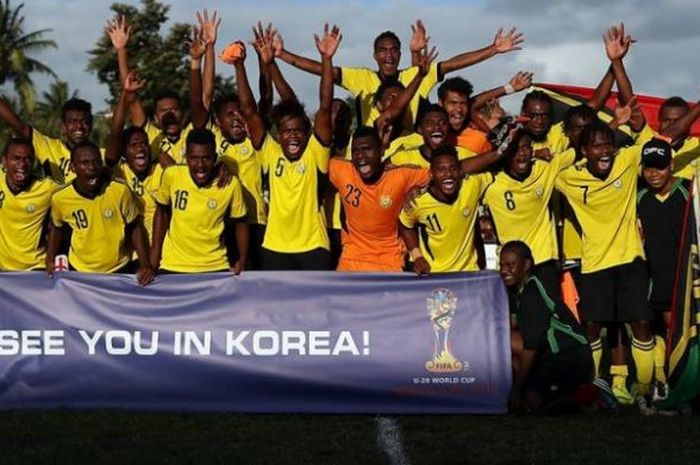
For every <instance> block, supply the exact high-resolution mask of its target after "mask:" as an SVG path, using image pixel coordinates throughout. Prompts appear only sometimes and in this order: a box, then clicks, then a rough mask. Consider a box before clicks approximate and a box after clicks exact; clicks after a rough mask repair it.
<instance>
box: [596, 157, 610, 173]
mask: <svg viewBox="0 0 700 465" xmlns="http://www.w3.org/2000/svg"><path fill="white" fill-rule="evenodd" d="M612 160H613V159H612V157H607V156H606V157H600V158H599V159H598V162H597V163H596V165H597V167H598V170H599V171H609V170H610V168H611V167H612Z"/></svg>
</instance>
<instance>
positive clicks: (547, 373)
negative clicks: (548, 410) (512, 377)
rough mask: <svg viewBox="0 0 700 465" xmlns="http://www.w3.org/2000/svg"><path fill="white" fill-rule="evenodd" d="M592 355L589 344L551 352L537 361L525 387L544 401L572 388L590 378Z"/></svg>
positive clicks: (568, 391) (563, 393) (572, 389)
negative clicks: (554, 352) (555, 352)
mask: <svg viewBox="0 0 700 465" xmlns="http://www.w3.org/2000/svg"><path fill="white" fill-rule="evenodd" d="M592 373H593V356H592V355H591V348H590V346H588V345H581V346H580V347H579V348H576V349H573V350H568V351H566V352H561V353H558V354H549V355H547V356H545V357H544V358H543V359H542V360H541V361H540V362H538V363H536V364H535V367H534V368H533V370H532V373H531V374H530V376H528V378H527V379H526V380H525V384H524V386H523V388H524V389H525V391H533V392H534V393H535V394H537V395H538V396H539V397H540V398H541V399H542V400H543V401H545V402H549V401H551V400H554V399H556V398H557V397H561V396H564V395H566V394H570V393H571V392H573V391H574V390H575V389H576V388H577V387H578V386H580V385H582V384H585V383H588V382H590V381H591V377H592Z"/></svg>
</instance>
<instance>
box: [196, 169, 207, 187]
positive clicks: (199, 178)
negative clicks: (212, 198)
mask: <svg viewBox="0 0 700 465" xmlns="http://www.w3.org/2000/svg"><path fill="white" fill-rule="evenodd" d="M208 178H209V173H207V172H206V171H195V172H194V180H195V181H196V182H197V184H204V183H206V182H207V179H208Z"/></svg>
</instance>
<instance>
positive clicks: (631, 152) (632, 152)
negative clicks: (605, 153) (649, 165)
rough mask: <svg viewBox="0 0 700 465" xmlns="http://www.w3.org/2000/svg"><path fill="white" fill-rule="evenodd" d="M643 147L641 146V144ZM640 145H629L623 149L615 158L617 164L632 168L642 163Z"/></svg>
mask: <svg viewBox="0 0 700 465" xmlns="http://www.w3.org/2000/svg"><path fill="white" fill-rule="evenodd" d="M642 145H643V144H642ZM642 145H640V144H636V145H630V146H629V147H623V148H621V149H620V150H619V151H618V152H617V155H616V156H615V158H616V160H617V162H618V163H619V162H622V163H629V164H630V165H632V166H637V165H639V164H641V163H642Z"/></svg>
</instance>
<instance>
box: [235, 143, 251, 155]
mask: <svg viewBox="0 0 700 465" xmlns="http://www.w3.org/2000/svg"><path fill="white" fill-rule="evenodd" d="M238 153H240V154H241V155H248V154H249V153H250V150H249V149H248V147H246V146H245V145H243V146H241V148H239V149H238Z"/></svg>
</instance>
